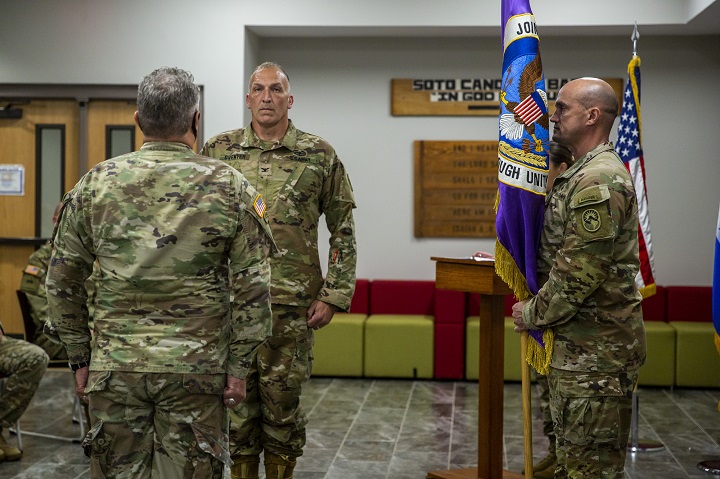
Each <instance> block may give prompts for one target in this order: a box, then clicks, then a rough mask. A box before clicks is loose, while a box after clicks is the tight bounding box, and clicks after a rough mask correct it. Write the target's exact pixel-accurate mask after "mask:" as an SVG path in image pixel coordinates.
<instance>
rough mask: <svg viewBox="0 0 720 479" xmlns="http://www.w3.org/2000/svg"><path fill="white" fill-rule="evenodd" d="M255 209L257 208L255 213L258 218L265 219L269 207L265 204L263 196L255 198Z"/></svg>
mask: <svg viewBox="0 0 720 479" xmlns="http://www.w3.org/2000/svg"><path fill="white" fill-rule="evenodd" d="M253 208H255V211H256V212H257V214H258V216H259V217H260V218H262V217H263V215H264V214H265V210H266V209H267V205H265V202H264V201H263V199H262V196H260V195H257V196H256V197H255V201H254V202H253Z"/></svg>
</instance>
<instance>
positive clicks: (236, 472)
mask: <svg viewBox="0 0 720 479" xmlns="http://www.w3.org/2000/svg"><path fill="white" fill-rule="evenodd" d="M259 468H260V456H259V455H257V456H239V457H233V465H232V466H230V478H231V479H258V477H259V476H258V474H259V472H258V469H259Z"/></svg>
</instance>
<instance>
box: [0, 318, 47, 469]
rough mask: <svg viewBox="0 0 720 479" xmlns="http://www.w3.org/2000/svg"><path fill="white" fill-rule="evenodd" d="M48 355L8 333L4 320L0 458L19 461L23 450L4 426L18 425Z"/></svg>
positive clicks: (0, 339) (0, 353) (0, 332)
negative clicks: (10, 441)
mask: <svg viewBox="0 0 720 479" xmlns="http://www.w3.org/2000/svg"><path fill="white" fill-rule="evenodd" d="M47 365H48V355H47V354H46V353H45V351H43V349H42V348H41V347H39V346H36V345H34V344H31V343H28V342H27V341H22V340H19V339H14V338H10V337H7V336H5V331H3V329H2V324H0V378H1V379H0V462H2V461H16V460H18V459H20V458H21V457H22V451H20V450H19V449H17V448H15V447H12V446H9V445H8V443H7V442H6V441H5V437H4V436H3V435H2V428H3V427H10V426H15V422H17V420H18V419H20V416H22V414H23V413H24V412H25V409H27V407H28V405H29V404H30V400H31V399H32V397H33V395H34V394H35V391H36V390H37V387H38V385H39V384H40V380H41V379H42V377H43V374H45V368H46V367H47Z"/></svg>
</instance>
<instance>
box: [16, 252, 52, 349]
mask: <svg viewBox="0 0 720 479" xmlns="http://www.w3.org/2000/svg"><path fill="white" fill-rule="evenodd" d="M51 256H52V244H51V243H50V241H48V242H47V243H45V244H44V245H42V246H41V247H39V248H38V249H37V250H36V251H35V252H34V253H33V254H31V255H30V257H29V258H28V262H27V266H26V267H25V269H24V270H23V275H22V279H21V280H20V290H21V291H24V292H25V295H26V296H27V298H28V302H29V303H30V316H32V319H33V323H35V330H36V333H35V334H36V337H37V339H40V338H42V330H43V326H44V325H45V319H47V292H46V291H45V276H46V275H47V269H48V264H50V257H51Z"/></svg>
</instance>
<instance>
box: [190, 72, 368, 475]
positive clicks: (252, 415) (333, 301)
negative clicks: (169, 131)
mask: <svg viewBox="0 0 720 479" xmlns="http://www.w3.org/2000/svg"><path fill="white" fill-rule="evenodd" d="M292 103H293V96H292V95H291V93H290V83H289V80H288V77H287V75H286V74H285V72H284V71H283V69H282V68H281V67H280V66H279V65H277V64H275V63H264V64H262V65H260V66H258V67H257V68H256V69H255V71H254V72H253V74H252V75H251V77H250V81H249V89H248V94H247V96H246V104H247V107H248V108H249V109H250V111H251V112H252V122H251V124H250V125H248V126H246V127H245V128H244V129H240V130H233V131H229V132H225V133H221V134H219V135H217V136H215V137H214V138H212V139H210V140H209V141H208V142H207V143H206V144H205V147H204V148H203V154H206V155H208V156H211V157H214V158H219V159H221V160H223V161H226V162H228V163H229V164H230V165H232V166H233V167H235V168H237V169H238V170H240V171H241V172H242V173H243V174H244V175H245V176H246V177H247V178H248V180H249V181H250V183H252V184H253V185H254V186H255V187H256V188H257V190H258V191H259V192H261V193H262V194H263V195H264V196H265V198H266V199H267V202H268V212H267V217H268V223H269V224H270V229H271V230H272V232H273V236H274V238H275V242H276V244H277V246H278V249H279V253H278V254H277V255H275V256H274V257H273V258H272V259H271V265H272V285H271V296H272V310H273V334H272V337H271V338H270V339H268V340H267V341H266V342H265V343H264V344H263V345H262V346H261V347H260V349H259V351H258V356H257V361H256V363H255V364H253V366H252V369H251V374H250V375H249V378H248V399H247V401H246V402H245V403H244V404H243V405H242V406H241V407H240V408H237V409H235V410H234V411H231V412H230V418H231V429H230V446H231V452H232V455H233V461H235V463H236V464H235V465H234V466H233V468H232V477H233V479H239V478H243V479H244V478H257V477H258V464H259V455H260V453H261V452H263V451H264V462H265V471H266V474H267V477H268V478H269V479H272V478H284V479H287V478H291V477H292V475H293V468H294V467H295V463H296V458H297V457H298V456H300V455H301V454H302V450H303V446H304V445H305V425H306V423H307V419H306V416H305V413H304V412H303V410H302V408H301V407H300V393H301V388H302V385H303V383H304V382H305V381H307V379H308V378H309V376H310V373H311V370H312V345H313V330H314V329H319V328H322V327H324V326H325V325H327V324H328V323H329V322H330V320H331V319H332V316H333V314H334V313H335V312H336V311H346V310H348V308H349V307H350V300H351V299H352V295H353V291H354V288H355V263H356V246H355V226H354V221H353V215H352V210H353V208H354V207H355V200H354V197H353V191H352V187H351V185H350V181H349V179H348V177H347V174H346V173H345V168H344V167H343V164H342V163H341V162H340V160H339V159H338V157H337V155H336V153H335V150H334V149H333V148H332V146H330V145H329V144H328V143H327V142H326V141H325V140H323V139H322V138H320V137H318V136H315V135H311V134H309V133H305V132H303V131H300V130H298V129H297V128H295V126H294V125H293V123H292V121H290V120H289V118H288V110H289V109H290V108H291V107H292ZM322 214H324V215H325V221H326V224H327V227H328V230H329V231H330V251H329V261H328V269H327V276H326V278H325V280H324V281H323V277H322V271H321V267H320V258H319V254H318V233H317V231H318V223H319V220H320V216H321V215H322Z"/></svg>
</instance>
